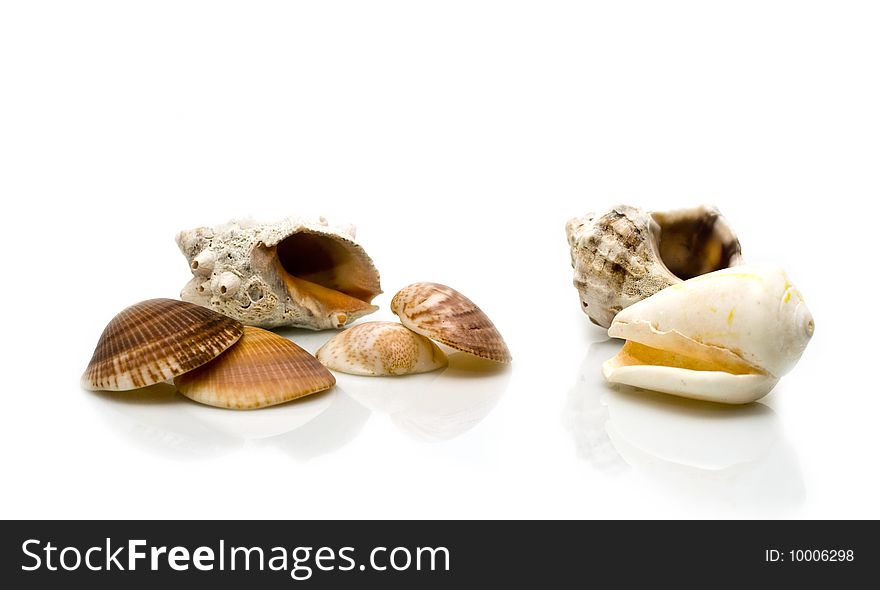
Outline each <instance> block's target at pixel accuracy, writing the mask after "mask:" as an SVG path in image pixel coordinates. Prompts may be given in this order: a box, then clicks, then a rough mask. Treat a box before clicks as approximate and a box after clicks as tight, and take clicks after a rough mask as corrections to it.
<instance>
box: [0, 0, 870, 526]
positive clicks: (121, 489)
mask: <svg viewBox="0 0 880 590" xmlns="http://www.w3.org/2000/svg"><path fill="white" fill-rule="evenodd" d="M0 6H2V7H0V198H2V202H3V232H2V234H0V235H2V240H3V241H2V244H3V262H4V264H3V266H4V279H3V283H2V285H3V288H2V309H3V312H4V328H5V329H4V335H5V337H4V339H3V345H2V346H3V353H4V354H3V356H4V359H5V360H4V363H3V368H4V371H3V372H4V378H5V379H4V380H5V383H4V387H3V399H4V404H3V411H2V415H3V421H2V422H3V426H2V428H0V448H2V453H3V462H2V470H3V482H4V483H3V485H2V490H0V499H2V501H0V506H2V509H0V516H3V517H106V518H117V517H144V518H153V517H175V518H176V517H217V518H220V517H231V518H239V517H242V518H245V517H248V518H249V517H268V518H305V517H322V518H323V517H331V518H333V517H355V518H359V517H392V518H398V517H400V518H410V517H436V518H451V517H466V518H480V517H489V518H495V517H507V518H509V517H554V518H581V517H590V518H596V517H624V518H629V517H750V516H758V517H764V516H770V517H795V518H800V517H823V518H824V517H830V518H842V517H855V518H866V517H873V518H877V517H880V510H878V503H877V497H878V493H880V486H878V471H877V452H878V434H877V433H878V430H880V429H878V426H877V425H878V416H880V396H878V386H877V377H876V375H877V370H876V367H877V363H878V361H877V358H876V357H877V352H876V350H877V347H876V342H877V335H878V321H877V311H876V307H877V305H876V300H877V283H878V281H877V279H876V273H877V270H876V269H877V267H878V255H877V252H878V248H877V240H878V235H877V233H878V232H877V217H878V206H877V204H876V202H877V199H878V197H880V178H878V162H880V139H878V138H880V108H878V105H880V76H878V73H880V69H878V56H880V36H878V34H877V31H878V30H880V18H878V16H880V15H878V9H877V7H876V4H875V3H872V2H841V1H837V2H769V1H761V2H735V3H734V2H729V3H716V2H644V3H642V2H613V3H610V2H609V3H604V2H603V3H585V2H572V3H566V2H548V1H544V2H512V1H507V2H478V1H473V0H471V1H466V2H452V1H447V2H435V3H423V2H320V3H304V2H302V3H294V2H241V3H231V2H217V1H212V2H181V1H177V0H176V1H172V2H160V1H154V2H137V3H135V2H54V3H53V2H38V1H33V2H6V3H3V4H2V5H0ZM616 202H627V203H631V204H635V205H640V206H644V207H647V208H666V207H673V206H679V205H687V204H696V203H700V202H709V203H714V204H716V205H717V206H718V207H719V208H720V209H721V210H722V212H723V213H724V214H725V215H726V216H727V217H728V219H729V221H730V223H731V224H732V225H733V227H734V228H735V229H736V231H737V233H738V234H739V237H740V239H741V241H742V244H743V249H744V254H745V256H746V258H747V259H748V260H751V261H769V262H777V263H779V264H781V265H782V266H783V267H785V268H786V269H787V271H788V273H789V276H790V277H791V279H792V281H793V282H794V283H795V284H796V285H797V286H798V287H799V288H800V290H801V291H802V292H803V294H804V296H805V298H806V300H807V302H808V304H809V305H810V308H811V310H812V312H813V315H814V317H815V320H816V335H815V337H814V338H813V342H812V343H811V344H810V346H809V348H808V349H807V351H806V353H805V354H804V357H803V358H802V360H801V362H800V364H799V365H798V366H797V367H796V368H795V369H794V371H793V372H792V373H791V374H789V375H788V376H787V377H785V378H784V379H783V380H782V381H781V383H780V384H779V386H778V387H777V388H776V390H775V391H774V392H773V393H772V394H771V395H770V396H769V397H767V398H765V399H764V400H763V401H762V402H761V403H760V404H756V405H752V406H749V407H745V408H738V409H737V408H734V409H731V408H722V407H715V406H712V405H707V404H693V403H687V402H679V401H675V400H674V399H672V398H668V397H664V396H659V395H652V394H646V393H641V394H639V393H632V392H626V391H615V390H613V389H610V388H609V387H607V386H605V385H604V384H603V382H602V378H601V375H600V373H599V366H600V365H601V362H602V361H603V360H605V359H606V358H608V357H610V356H612V355H613V354H614V352H615V350H616V347H617V346H618V344H616V343H613V342H602V341H603V340H604V338H605V336H604V334H603V332H602V331H601V330H599V329H596V328H594V327H592V326H591V325H590V324H589V322H588V321H587V320H586V318H585V316H583V315H582V314H581V312H580V309H579V305H578V297H577V293H576V291H575V290H574V288H573V287H572V286H571V269H570V265H569V255H568V248H567V244H566V241H565V235H564V231H563V226H564V223H565V221H566V220H567V219H568V218H569V217H572V216H575V215H582V214H584V213H586V212H587V211H590V210H595V209H601V208H603V207H605V206H608V205H611V204H614V203H616ZM288 214H315V215H318V214H320V215H324V216H326V217H327V218H328V219H329V220H330V221H331V222H352V223H354V224H356V225H357V226H358V231H359V233H358V235H359V239H360V240H361V242H362V243H363V245H364V246H365V247H366V249H367V251H368V252H369V253H370V254H371V255H372V257H373V258H374V260H375V261H376V264H377V265H378V267H379V268H380V270H381V271H382V279H383V287H384V289H385V294H384V295H382V296H381V297H380V298H379V299H378V300H377V303H378V304H379V305H380V306H382V311H381V312H379V313H377V314H375V315H374V316H372V319H390V318H391V317H392V316H391V314H390V312H389V311H388V303H389V301H390V299H391V296H392V295H393V294H394V292H395V291H396V290H397V289H399V288H400V287H402V286H403V285H405V284H407V283H410V282H414V281H418V280H433V281H438V282H444V283H447V284H449V285H452V286H454V287H456V288H458V289H459V290H461V291H462V292H464V293H465V294H466V295H468V296H470V297H471V298H472V299H474V300H475V301H476V302H477V303H479V304H480V305H481V306H482V307H483V309H484V310H485V311H486V312H487V313H488V314H489V315H490V317H491V318H492V319H493V320H494V321H495V323H496V324H497V325H498V327H499V328H500V329H501V331H502V333H503V334H504V335H505V337H506V339H507V341H508V344H509V345H510V348H511V349H512V351H513V354H514V357H515V358H514V364H513V366H512V368H511V369H509V370H508V371H500V372H495V373H489V374H485V373H480V372H475V371H473V370H472V368H471V367H469V366H466V365H462V364H460V363H458V362H455V363H453V368H452V369H450V370H449V371H448V372H447V373H443V374H432V375H428V376H424V377H418V378H413V379H398V380H392V379H384V380H381V379H380V380H377V379H372V380H371V379H366V378H360V379H358V378H350V377H349V378H346V377H345V376H340V378H339V386H338V387H337V388H335V390H332V391H331V392H330V393H327V394H324V395H321V396H315V397H314V398H311V399H308V400H304V401H302V402H299V403H294V404H289V405H287V406H282V407H279V408H275V409H268V410H264V411H258V412H249V413H236V412H230V411H222V410H216V409H212V408H206V407H201V406H198V405H196V404H194V403H192V402H190V401H188V400H186V399H185V398H182V397H180V396H175V395H174V394H173V391H171V390H170V389H169V388H167V387H161V386H160V387H157V388H153V389H151V390H150V391H148V392H146V393H141V394H117V395H113V394H106V395H105V394H94V393H90V392H86V391H82V390H81V389H80V388H79V386H78V383H79V376H80V374H81V372H82V370H83V369H84V368H85V365H86V363H87V362H88V360H89V357H90V356H91V353H92V349H93V347H94V345H95V342H96V341H97V338H98V336H99V334H100V332H101V330H102V329H103V327H104V325H105V323H106V322H107V321H108V320H109V319H110V318H111V317H112V316H113V315H114V314H115V313H116V312H118V311H119V310H121V309H122V308H123V307H125V306H127V305H129V304H131V303H134V302H137V301H140V300H142V299H147V298H151V297H161V296H166V297H175V296H176V295H177V294H178V292H179V290H180V288H181V287H182V286H183V285H184V283H185V282H186V281H187V280H188V278H189V276H190V274H189V270H188V268H187V265H186V262H185V260H184V258H183V257H182V256H181V255H180V253H179V252H178V251H177V248H176V245H175V243H174V235H175V233H176V232H177V231H178V230H181V229H185V228H190V227H194V226H197V225H205V224H216V223H221V222H224V221H227V220H228V219H230V218H234V217H243V216H252V217H257V218H264V219H275V218H278V217H282V216H285V215H288ZM284 334H285V335H286V336H289V337H291V338H292V339H294V340H295V341H297V342H300V343H302V344H303V345H304V346H306V347H307V348H310V349H311V350H315V349H316V348H317V347H318V346H319V345H320V344H321V343H322V342H323V341H324V340H326V339H327V338H329V336H330V334H329V333H317V334H312V333H307V332H303V331H296V330H288V331H285V332H284Z"/></svg>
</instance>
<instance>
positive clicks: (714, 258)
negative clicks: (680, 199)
mask: <svg viewBox="0 0 880 590" xmlns="http://www.w3.org/2000/svg"><path fill="white" fill-rule="evenodd" d="M565 233H566V235H567V236H568V245H569V247H570V249H571V265H572V267H573V268H574V286H575V287H576V288H577V290H578V292H579V293H580V297H581V309H582V310H583V312H584V313H585V314H587V316H588V317H589V318H590V320H591V321H592V322H593V323H594V324H597V325H599V326H602V327H603V328H607V327H608V326H610V325H611V320H612V319H613V318H614V316H615V314H617V312H619V311H620V310H622V309H625V308H626V307H628V306H630V305H632V304H633V303H636V302H637V301H641V300H642V299H645V298H646V297H650V296H651V295H653V294H654V293H656V292H658V291H660V290H661V289H664V288H666V287H668V286H669V285H674V284H675V283H680V282H682V281H684V280H687V279H690V278H692V277H696V276H699V275H702V274H705V273H708V272H712V271H716V270H721V269H723V268H729V267H731V266H736V265H738V264H742V255H741V252H740V245H739V240H738V239H737V237H736V234H734V233H733V229H731V227H730V226H729V225H728V223H727V221H726V220H725V219H724V217H723V216H722V215H721V213H719V212H718V210H717V209H716V208H714V207H711V206H708V205H701V206H699V207H694V208H690V209H677V210H673V211H666V212H660V211H654V212H648V211H643V210H641V209H637V208H635V207H630V206H628V205H619V206H617V207H614V208H613V209H611V210H610V211H607V212H605V213H603V214H601V215H595V214H589V215H586V216H585V217H579V218H575V219H572V220H570V221H569V222H568V223H567V224H566V226H565Z"/></svg>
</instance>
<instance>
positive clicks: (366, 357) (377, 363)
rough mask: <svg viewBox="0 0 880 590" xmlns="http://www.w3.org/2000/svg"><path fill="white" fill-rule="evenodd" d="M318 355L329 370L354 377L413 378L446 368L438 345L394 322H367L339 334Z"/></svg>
mask: <svg viewBox="0 0 880 590" xmlns="http://www.w3.org/2000/svg"><path fill="white" fill-rule="evenodd" d="M316 356H317V357H318V360H319V361H321V362H322V363H323V364H324V365H325V366H326V367H328V368H330V369H333V370H334V371H341V372H343V373H351V374H353V375H371V376H379V375H409V374H412V373H426V372H428V371H435V370H437V369H442V368H443V367H445V366H446V364H447V360H446V355H445V354H443V351H442V350H440V349H439V348H438V347H437V345H436V344H434V343H433V342H431V341H430V340H429V339H427V338H425V337H424V336H420V335H419V334H416V333H415V332H413V331H411V330H409V329H407V328H406V327H404V326H402V325H400V324H397V323H394V322H367V323H365V324H359V325H357V326H354V327H353V328H349V329H348V330H346V331H344V332H342V333H341V334H337V335H336V336H334V337H333V338H332V339H330V341H329V342H327V343H326V344H324V346H322V347H321V348H320V349H319V350H318V352H317V354H316Z"/></svg>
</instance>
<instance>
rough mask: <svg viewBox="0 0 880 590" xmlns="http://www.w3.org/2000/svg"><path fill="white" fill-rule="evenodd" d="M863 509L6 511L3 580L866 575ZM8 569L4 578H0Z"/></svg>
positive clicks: (330, 583)
mask: <svg viewBox="0 0 880 590" xmlns="http://www.w3.org/2000/svg"><path fill="white" fill-rule="evenodd" d="M877 532H878V528H877V526H876V524H875V523H874V522H836V521H822V522H804V521H791V522H769V521H761V522H742V521H726V522H706V521H699V522H698V521H694V522H661V521H658V522H613V521H598V522H595V521H585V522H584V521H566V522H506V521H505V522H481V521H465V522H459V521H440V522H433V521H429V522H422V521H400V522H370V521H358V522H340V521H331V522H320V521H304V522H302V521H272V522H250V521H226V522H216V521H210V522H201V521H191V522H181V521H164V522H160V521H96V522H76V521H64V522H51V521H37V522H24V521H16V522H6V523H4V525H3V535H2V536H3V545H2V558H0V559H2V568H3V578H2V579H3V581H4V586H5V587H7V588H10V587H14V588H23V587H55V586H61V585H68V584H78V583H82V584H87V585H88V587H89V588H118V587H119V585H120V584H126V585H128V586H132V585H133V586H134V587H140V585H141V584H143V586H144V587H147V585H149V586H154V585H155V584H161V585H162V588H177V587H180V588H183V587H187V588H189V587H192V585H193V584H202V583H206V582H210V583H211V584H219V586H218V587H221V588H224V587H241V586H242V585H246V586H245V587H258V588H291V587H297V586H306V587H309V588H338V587H340V586H343V587H346V586H353V585H356V584H357V585H361V584H368V585H373V584H381V585H382V586H383V587H386V588H387V587H400V588H411V587H413V586H414V585H418V587H427V588H435V587H436V588H443V587H449V586H450V585H451V584H475V583H477V582H481V583H491V584H492V585H493V587H494V586H496V585H499V584H510V585H515V586H516V587H522V586H523V585H526V584H542V585H547V584H551V585H553V586H557V585H561V584H566V585H568V584H577V585H579V586H581V585H582V586H587V585H589V584H591V583H593V582H596V581H599V580H603V581H605V582H612V583H618V584H622V585H624V586H630V585H632V584H634V583H636V582H637V581H642V580H644V579H645V577H646V576H647V577H648V578H649V579H652V580H654V581H655V582H656V583H658V584H660V583H663V584H676V585H677V586H679V587H680V586H682V585H685V586H688V587H690V586H693V587H712V586H715V585H718V584H722V585H727V584H728V583H731V582H737V581H739V582H742V583H749V584H754V583H760V584H764V583H771V582H794V581H799V580H804V581H809V582H810V583H811V584H817V583H827V584H834V585H836V586H839V585H841V584H843V585H844V586H845V585H846V582H848V581H850V582H854V581H856V580H861V581H864V580H871V579H873V576H874V575H875V574H876V572H877V570H878V565H877V564H878V558H880V553H878V551H880V541H878V539H877ZM7 582H13V585H12V586H10V585H9V584H8V583H7Z"/></svg>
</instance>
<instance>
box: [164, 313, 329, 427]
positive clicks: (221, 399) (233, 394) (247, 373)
mask: <svg viewBox="0 0 880 590" xmlns="http://www.w3.org/2000/svg"><path fill="white" fill-rule="evenodd" d="M335 383H336V378H335V377H333V374H332V373H330V371H328V370H327V369H326V368H324V365H322V364H321V363H319V362H318V360H317V359H316V358H315V357H313V356H312V355H311V354H309V353H308V352H307V351H305V350H303V349H302V348H300V347H299V346H297V345H296V344H294V343H293V342H291V341H290V340H288V339H287V338H283V337H281V336H279V335H278V334H274V333H272V332H269V331H267V330H263V329H261V328H253V327H250V326H245V328H244V335H243V336H242V337H241V340H239V341H238V343H237V344H236V345H235V346H233V347H232V348H230V349H229V350H227V351H226V352H225V353H223V354H222V355H220V356H219V357H217V358H216V359H214V360H213V361H211V362H210V363H208V364H206V365H203V366H201V367H199V368H198V369H196V370H194V371H190V372H189V373H186V374H184V375H180V376H178V377H176V378H175V379H174V385H175V386H176V387H177V389H178V391H180V393H182V394H183V395H185V396H186V397H188V398H190V399H191V400H193V401H197V402H199V403H202V404H207V405H209V406H216V407H218V408H230V409H234V410H251V409H256V408H263V407H266V406H274V405H276V404H282V403H284V402H288V401H290V400H294V399H296V398H299V397H303V396H306V395H309V394H312V393H317V392H319V391H324V390H325V389H329V388H330V387H332V386H333V385H334V384H335Z"/></svg>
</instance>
